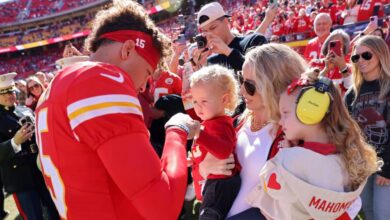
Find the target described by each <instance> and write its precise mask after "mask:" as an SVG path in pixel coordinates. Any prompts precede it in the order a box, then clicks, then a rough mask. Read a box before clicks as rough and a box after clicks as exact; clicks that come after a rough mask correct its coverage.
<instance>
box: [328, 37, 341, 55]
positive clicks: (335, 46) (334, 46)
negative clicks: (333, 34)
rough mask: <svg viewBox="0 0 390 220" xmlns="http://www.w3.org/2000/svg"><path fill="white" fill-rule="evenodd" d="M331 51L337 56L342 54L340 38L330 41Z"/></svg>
mask: <svg viewBox="0 0 390 220" xmlns="http://www.w3.org/2000/svg"><path fill="white" fill-rule="evenodd" d="M331 51H333V53H335V54H336V55H337V56H341V42H340V41H339V40H334V41H331V42H329V52H331Z"/></svg>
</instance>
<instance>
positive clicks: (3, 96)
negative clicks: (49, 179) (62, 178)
mask: <svg viewBox="0 0 390 220" xmlns="http://www.w3.org/2000/svg"><path fill="white" fill-rule="evenodd" d="M15 76H16V73H7V74H4V75H0V124H1V126H0V168H1V177H2V181H3V183H4V188H5V191H6V192H8V193H11V194H13V196H14V199H15V203H16V204H17V206H18V209H19V213H20V215H21V216H22V217H23V219H38V220H39V219H43V214H42V207H41V203H42V204H43V205H45V206H46V207H47V211H48V217H49V219H50V220H52V219H59V215H58V212H57V210H56V208H55V206H54V203H53V201H52V200H51V197H50V193H49V191H48V190H47V188H46V186H45V183H44V180H43V176H42V173H41V172H40V171H39V169H38V167H37V156H38V148H37V145H36V143H35V135H34V114H33V112H32V111H31V110H30V109H28V108H27V107H21V106H16V104H15V103H16V94H15V82H14V78H15ZM1 194H2V193H1ZM4 214H5V213H4Z"/></svg>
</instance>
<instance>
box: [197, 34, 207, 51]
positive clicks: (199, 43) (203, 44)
mask: <svg viewBox="0 0 390 220" xmlns="http://www.w3.org/2000/svg"><path fill="white" fill-rule="evenodd" d="M195 41H196V45H197V46H198V49H203V48H205V47H206V45H207V38H206V37H204V36H202V35H197V36H196V37H195Z"/></svg>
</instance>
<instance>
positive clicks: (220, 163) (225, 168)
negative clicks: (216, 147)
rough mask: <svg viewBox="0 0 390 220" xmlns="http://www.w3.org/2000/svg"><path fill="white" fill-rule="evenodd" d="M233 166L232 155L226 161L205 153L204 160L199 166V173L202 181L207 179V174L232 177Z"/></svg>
mask: <svg viewBox="0 0 390 220" xmlns="http://www.w3.org/2000/svg"><path fill="white" fill-rule="evenodd" d="M234 166H235V164H234V156H233V154H230V156H229V157H228V158H227V159H223V160H219V159H218V158H216V157H214V156H213V155H212V154H210V153H207V154H206V157H205V158H204V160H203V161H202V162H201V163H200V164H199V173H200V175H201V176H202V177H203V178H204V179H207V176H208V175H209V174H214V175H232V169H233V168H234Z"/></svg>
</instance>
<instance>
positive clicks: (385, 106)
mask: <svg viewBox="0 0 390 220" xmlns="http://www.w3.org/2000/svg"><path fill="white" fill-rule="evenodd" d="M351 61H352V74H353V87H352V88H351V89H350V90H349V91H348V92H347V94H346V95H345V103H346V105H347V107H348V111H349V113H350V114H351V116H352V117H353V118H354V119H355V120H356V121H357V122H358V123H359V125H360V128H361V130H362V133H364V135H365V136H366V140H367V142H368V143H369V144H371V145H372V146H374V147H375V149H376V152H377V153H378V157H380V158H382V159H383V162H384V165H383V167H382V169H381V171H378V172H377V173H376V174H374V175H372V176H371V177H369V179H368V180H367V185H366V186H365V188H364V191H363V193H362V201H363V211H364V215H365V217H366V219H376V220H385V219H388V218H389V216H390V209H389V207H388V205H387V204H389V202H390V147H389V146H390V145H389V141H390V139H389V125H390V118H389V109H390V107H389V100H390V96H389V94H390V93H389V91H390V86H389V85H390V68H389V67H390V52H389V49H388V47H387V46H386V42H385V41H384V40H383V39H382V38H379V37H377V36H364V37H362V38H360V39H359V40H358V41H357V42H356V44H355V46H354V48H353V50H352V56H351ZM374 130H375V132H373V131H374Z"/></svg>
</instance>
